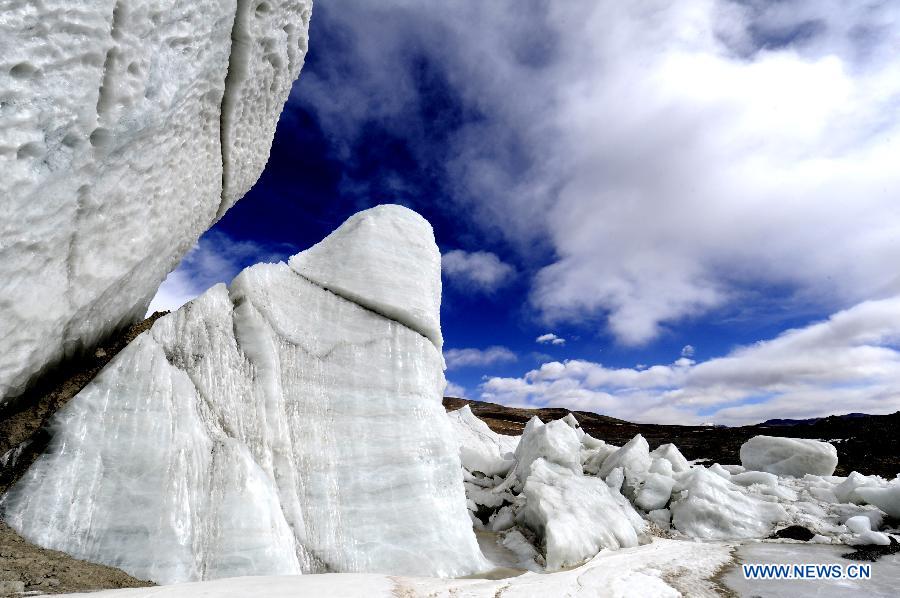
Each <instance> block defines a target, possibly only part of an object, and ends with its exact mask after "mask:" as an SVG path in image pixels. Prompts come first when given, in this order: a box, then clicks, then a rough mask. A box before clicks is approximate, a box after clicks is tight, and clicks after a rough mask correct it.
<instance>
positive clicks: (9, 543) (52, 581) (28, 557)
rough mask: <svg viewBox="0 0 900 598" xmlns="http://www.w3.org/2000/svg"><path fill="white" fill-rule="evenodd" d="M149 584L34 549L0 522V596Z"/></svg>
mask: <svg viewBox="0 0 900 598" xmlns="http://www.w3.org/2000/svg"><path fill="white" fill-rule="evenodd" d="M4 582H5V583H4ZM152 585H154V584H152V583H150V582H148V581H141V580H140V579H135V578H134V577H131V576H130V575H128V574H127V573H124V572H122V571H120V570H118V569H114V568H112V567H106V566H104V565H96V564H94V563H88V562H86V561H79V560H78V559H73V558H72V557H70V556H69V555H67V554H65V553H62V552H58V551H56V550H46V549H44V548H38V547H37V546H34V545H33V544H29V543H28V542H26V541H25V540H23V539H22V537H21V536H19V535H18V534H17V533H16V532H14V531H13V530H12V529H10V528H9V526H7V525H6V524H5V523H3V522H2V521H0V596H4V595H13V596H14V595H16V594H15V593H14V592H15V588H16V586H18V588H21V589H22V590H24V591H26V592H30V591H37V592H41V593H43V594H63V593H66V592H88V591H91V590H106V589H114V588H139V587H146V586H152ZM4 589H6V590H7V593H4V591H3V590H4Z"/></svg>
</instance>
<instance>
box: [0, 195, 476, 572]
mask: <svg viewBox="0 0 900 598" xmlns="http://www.w3.org/2000/svg"><path fill="white" fill-rule="evenodd" d="M376 231H378V232H377V234H373V232H376ZM385 231H386V232H385ZM350 248H353V249H352V251H351V250H350ZM341 249H346V250H347V251H348V252H349V253H348V255H350V256H359V257H360V259H362V261H361V262H359V263H357V264H356V265H357V267H358V269H356V270H354V271H353V272H348V273H347V276H346V278H343V279H341V278H340V277H339V276H337V275H334V277H333V278H331V279H330V280H329V286H330V287H332V288H334V289H337V290H338V292H332V291H330V290H327V289H326V288H324V287H323V286H322V285H320V284H319V283H318V282H317V281H315V280H313V279H312V277H313V274H312V273H315V272H332V273H335V272H342V269H341V268H342V266H340V264H344V266H346V258H345V256H342V255H341V251H340V250H341ZM329 260H332V261H333V262H334V264H335V267H334V268H328V267H327V265H328V264H327V263H325V262H327V261H329ZM291 263H292V265H294V267H295V269H292V267H290V266H288V265H287V264H284V263H278V264H258V265H256V266H253V267H251V268H248V269H246V270H244V271H243V272H242V273H241V274H240V275H238V277H237V278H235V280H234V281H233V282H232V284H231V286H230V287H228V288H226V287H225V286H224V285H218V286H215V287H213V288H212V289H210V290H209V291H207V292H206V293H205V294H203V295H202V296H200V297H199V298H197V299H196V300H194V301H193V302H191V303H189V304H187V305H186V306H184V307H183V308H181V309H180V310H178V311H177V312H175V313H172V314H169V315H167V316H164V317H162V318H160V319H159V320H157V321H156V322H155V323H154V324H153V326H152V327H151V328H150V330H148V331H147V332H145V333H143V334H141V335H140V336H138V337H137V339H136V340H135V341H134V342H132V343H131V344H130V345H129V346H128V347H126V348H125V349H124V350H123V351H122V352H121V353H119V354H118V355H117V356H116V358H114V359H113V361H112V362H111V363H110V364H109V365H108V366H107V367H106V368H105V369H104V370H103V371H102V372H101V373H100V375H99V376H98V377H97V378H96V379H95V380H93V381H92V382H91V383H90V384H89V385H88V386H87V387H86V388H85V389H84V390H83V391H81V392H80V393H79V394H78V395H77V396H75V398H73V399H72V400H71V401H70V402H69V403H68V404H67V405H66V406H65V407H64V408H63V409H61V410H60V411H59V412H57V414H56V416H55V417H54V419H53V421H52V422H51V429H52V431H53V439H52V441H51V443H50V445H49V447H48V449H47V452H46V453H45V454H44V455H42V456H41V457H40V458H39V459H38V460H37V461H36V462H35V464H34V465H33V466H32V467H31V468H30V469H29V470H28V472H27V473H26V474H25V475H24V477H23V478H22V479H21V480H20V481H19V482H18V483H17V485H15V486H14V487H13V488H12V490H11V491H10V492H9V493H8V494H7V495H6V496H5V497H4V498H3V499H2V502H0V507H2V513H3V515H4V517H5V518H6V519H7V521H8V522H9V524H10V525H11V526H12V527H13V528H15V529H16V530H17V531H19V532H20V533H21V534H22V535H23V536H24V537H25V538H26V539H28V540H29V541H31V542H35V543H37V544H39V545H41V546H45V547H48V548H53V549H57V550H62V551H64V552H67V553H69V554H72V555H74V556H76V557H78V558H84V559H87V560H91V561H95V562H100V563H104V564H108V565H112V566H116V567H119V568H121V569H123V570H125V571H126V572H128V573H130V574H132V575H134V576H136V577H139V578H142V579H151V580H153V581H157V582H161V583H171V582H177V581H188V580H198V579H211V578H217V577H231V576H238V575H280V574H295V573H301V572H325V571H368V572H384V573H403V574H416V575H440V576H451V575H464V574H469V573H473V572H475V571H477V570H481V569H484V568H486V567H487V563H486V562H485V561H484V558H483V556H482V555H481V552H480V550H479V549H478V545H477V542H476V540H475V536H474V533H473V531H472V527H471V522H470V520H469V517H468V515H467V510H466V498H465V494H464V490H463V480H462V475H463V474H462V470H461V467H460V461H459V457H458V455H457V445H456V441H455V438H454V435H453V433H452V430H451V427H450V422H449V418H448V417H447V416H446V414H445V412H444V410H443V407H442V405H441V394H442V391H443V388H444V386H445V382H444V376H443V362H442V358H441V353H440V351H439V350H438V348H437V346H436V345H435V343H434V340H433V339H432V338H431V337H432V336H434V335H433V334H432V333H433V332H434V331H433V330H431V329H429V328H419V327H418V326H410V325H408V324H409V323H414V322H437V321H438V308H439V298H440V254H439V252H438V249H437V246H436V245H435V243H434V239H433V235H432V232H431V227H430V226H429V225H428V223H427V222H426V221H425V220H424V219H422V218H421V217H419V216H418V215H417V214H415V213H414V212H411V211H410V210H407V209H406V208H401V207H399V206H379V207H377V208H373V209H372V210H368V211H366V212H363V213H361V214H357V215H356V216H354V217H353V218H351V219H350V220H349V221H348V222H347V223H345V224H344V225H343V226H342V227H341V228H340V229H338V231H337V232H336V233H335V234H334V235H332V236H331V237H329V238H327V239H325V240H324V241H323V242H322V243H320V244H319V245H317V246H316V247H314V248H312V249H310V250H309V251H308V253H306V254H299V255H298V256H295V257H294V258H293V259H292V260H291ZM298 264H300V265H302V267H301V266H299V265H298ZM297 270H299V272H300V273H298V271H297ZM303 272H307V273H310V275H309V276H310V277H307V276H305V275H303ZM366 288H371V289H373V293H372V295H371V296H372V297H373V298H374V299H373V301H370V302H368V303H367V304H366V305H360V303H358V302H357V301H355V300H352V299H350V298H347V296H348V295H349V293H348V292H344V293H343V294H341V293H340V289H353V293H354V295H358V296H360V297H366V296H368V295H367V293H366ZM409 289H418V293H421V294H424V296H425V297H426V300H423V299H422V297H420V296H419V295H412V296H411V295H409V294H408V290H409ZM434 298H437V301H436V302H433V299H434ZM375 299H377V301H376V300H375ZM429 302H431V303H432V307H431V308H429V309H430V311H428V312H427V313H425V312H423V311H422V305H425V304H427V303H429ZM385 306H389V309H388V308H387V307H385ZM375 307H377V308H378V309H377V310H376V309H373V308H375ZM387 312H389V313H390V314H393V315H394V316H395V317H391V316H389V315H385V314H386V313H387Z"/></svg>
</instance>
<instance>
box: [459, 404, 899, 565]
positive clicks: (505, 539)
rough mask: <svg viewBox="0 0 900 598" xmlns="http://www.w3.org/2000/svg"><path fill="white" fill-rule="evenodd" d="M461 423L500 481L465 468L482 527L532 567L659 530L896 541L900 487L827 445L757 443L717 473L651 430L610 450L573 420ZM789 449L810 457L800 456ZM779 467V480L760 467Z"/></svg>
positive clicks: (465, 418) (677, 534)
mask: <svg viewBox="0 0 900 598" xmlns="http://www.w3.org/2000/svg"><path fill="white" fill-rule="evenodd" d="M451 418H452V419H454V421H457V422H460V423H462V422H465V425H457V426H456V428H455V429H456V431H457V438H458V442H459V445H460V449H459V450H460V454H461V455H464V456H465V457H464V459H463V467H464V468H469V467H479V468H481V469H482V470H484V469H488V470H490V472H491V473H492V474H493V475H492V476H491V475H484V474H485V473H487V472H483V471H477V472H473V471H470V470H468V469H467V470H466V471H465V472H464V475H465V476H466V477H467V481H466V484H465V487H466V492H467V495H468V497H469V502H470V511H471V513H472V519H473V523H474V525H475V527H476V528H478V529H486V530H492V531H495V532H499V533H500V538H501V540H500V541H501V542H502V543H509V544H510V545H511V546H515V547H517V551H518V553H521V554H522V555H528V554H531V555H532V556H531V557H530V558H528V559H527V560H528V561H529V562H528V563H527V564H526V565H523V566H525V568H528V569H532V570H537V571H554V570H558V569H560V568H565V567H569V566H573V565H577V564H578V563H581V562H583V561H585V560H586V559H588V558H590V557H591V556H592V555H593V554H595V553H596V552H598V551H601V552H603V551H608V550H617V549H622V548H624V547H629V546H632V547H633V546H635V545H639V544H643V543H645V542H647V541H648V540H649V536H650V534H662V535H664V536H667V537H672V538H682V539H699V540H707V541H722V542H728V541H734V540H743V539H760V540H763V539H769V538H772V537H779V538H784V537H792V535H790V534H788V535H787V536H785V535H784V534H783V533H781V532H783V530H785V529H794V528H797V529H802V530H803V531H804V532H805V533H804V537H807V538H809V539H810V541H812V542H815V543H829V544H831V543H833V544H861V543H862V544H865V543H875V544H886V543H889V542H890V534H888V533H886V532H884V531H880V530H879V528H880V527H881V526H882V525H883V521H884V518H883V513H882V511H883V512H885V513H887V514H889V515H890V514H892V513H894V512H896V511H895V509H897V507H898V495H900V482H898V481H897V480H895V481H893V482H888V481H887V480H884V479H882V478H880V477H878V476H863V475H860V474H858V473H855V472H854V473H852V474H851V475H850V476H848V477H847V478H841V477H836V476H833V475H831V472H833V470H834V466H835V464H834V463H832V460H831V457H830V455H831V450H829V449H830V448H831V447H830V445H826V446H825V447H822V446H820V445H823V444H824V443H817V442H814V441H813V442H812V443H809V442H806V441H802V440H797V439H774V440H775V442H768V440H767V439H762V440H756V442H754V443H753V444H752V445H751V451H750V452H751V453H753V455H752V456H751V457H750V458H749V459H745V463H744V465H743V466H742V465H720V464H718V463H712V464H711V465H709V466H708V467H707V466H704V465H701V464H697V463H693V464H692V463H691V462H689V461H688V460H687V459H686V458H685V457H684V455H682V454H681V452H680V451H679V450H678V448H677V447H676V446H675V445H673V444H663V445H661V446H659V447H657V448H656V449H654V450H653V451H650V450H649V446H648V443H647V441H646V439H644V438H643V437H642V436H641V435H637V436H635V437H634V438H632V439H631V440H630V441H628V442H627V443H626V444H625V445H624V446H622V447H616V446H613V445H609V444H606V443H605V442H603V441H602V440H600V439H596V438H593V437H591V436H590V435H589V434H587V433H585V432H584V430H582V429H581V427H580V426H579V425H578V422H577V419H576V418H575V416H573V415H571V414H570V415H568V416H566V417H565V418H563V419H560V420H556V421H551V422H548V423H544V422H542V421H541V420H540V419H538V418H537V417H534V418H532V419H531V420H529V422H528V423H527V425H526V426H525V429H524V431H523V433H522V435H521V437H510V436H503V435H499V434H495V433H492V432H490V431H489V429H487V426H486V424H485V425H484V427H482V426H479V425H478V423H477V422H476V421H472V420H473V418H474V416H473V415H472V413H471V410H469V409H468V407H466V408H465V409H464V410H461V411H460V412H455V413H451ZM474 419H477V418H474ZM482 423H483V422H482ZM473 429H477V430H479V431H480V432H479V435H478V439H479V441H478V442H476V441H475V439H474V438H473V436H472V430H473ZM517 440H518V447H517V448H516V450H515V453H514V454H512V455H509V454H508V453H507V452H506V451H507V450H508V447H509V446H511V445H512V444H513V443H515V442H516V441H517ZM745 446H746V445H745ZM761 446H762V449H760V447H761ZM772 447H775V448H774V449H773V448H772ZM785 447H788V448H791V447H793V448H796V449H797V451H798V454H799V455H800V457H798V458H795V459H791V456H790V455H787V454H786V452H785V451H786V450H787V448H785ZM757 449H759V450H757ZM473 453H474V454H477V455H478V458H477V459H476V458H475V457H474V456H473ZM501 455H503V456H501ZM754 457H755V458H757V460H756V461H754ZM510 458H511V459H512V461H510ZM766 459H767V460H766ZM763 461H766V462H765V463H763ZM579 463H580V467H579ZM476 464H477V465H476ZM769 466H771V467H773V468H774V469H776V471H778V472H780V473H775V472H770V471H760V470H758V469H762V468H763V467H769ZM808 470H813V471H818V472H824V473H809V472H808ZM504 471H508V473H507V474H505V475H506V477H503V475H504V474H503V472H504ZM473 474H477V476H478V477H477V478H473V477H472V476H473ZM776 530H778V531H776ZM780 533H781V535H779V534H780ZM773 534H774V536H773ZM777 541H797V540H796V539H791V540H784V539H780V540H777ZM523 543H527V545H528V548H527V549H526V548H524V547H523ZM522 558H523V559H525V558H526V556H523V557H522Z"/></svg>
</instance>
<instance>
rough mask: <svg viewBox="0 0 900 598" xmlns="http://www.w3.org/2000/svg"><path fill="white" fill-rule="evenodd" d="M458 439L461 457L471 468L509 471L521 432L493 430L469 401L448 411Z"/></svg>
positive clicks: (485, 471)
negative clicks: (476, 413) (512, 433)
mask: <svg viewBox="0 0 900 598" xmlns="http://www.w3.org/2000/svg"><path fill="white" fill-rule="evenodd" d="M448 416H449V418H450V424H451V426H452V427H453V432H454V435H455V436H456V438H457V440H458V442H459V458H460V460H461V461H462V466H463V467H464V468H466V469H467V470H468V471H469V472H471V473H475V472H481V473H483V474H485V475H487V476H495V475H506V474H507V473H508V472H509V470H510V469H511V468H512V466H513V465H515V460H514V458H513V453H514V452H515V450H516V446H518V444H519V437H518V436H503V435H501V434H497V433H496V432H494V431H493V430H491V429H490V428H489V427H488V425H487V424H486V423H484V422H483V421H482V420H480V419H479V418H478V417H476V416H475V414H473V413H472V410H471V409H470V408H469V406H468V405H465V406H464V407H462V408H461V409H457V410H456V411H452V412H450V413H449V414H448Z"/></svg>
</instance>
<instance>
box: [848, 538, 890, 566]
mask: <svg viewBox="0 0 900 598" xmlns="http://www.w3.org/2000/svg"><path fill="white" fill-rule="evenodd" d="M855 548H856V550H854V551H853V552H848V553H846V554H842V555H841V556H842V557H843V558H845V559H848V560H851V561H871V562H873V563H874V562H875V561H877V560H878V559H880V558H881V557H883V556H884V555H886V554H895V553H897V552H900V543H898V542H897V539H896V538H891V543H890V544H889V545H888V546H882V545H880V544H868V545H865V546H856V547H855Z"/></svg>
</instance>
